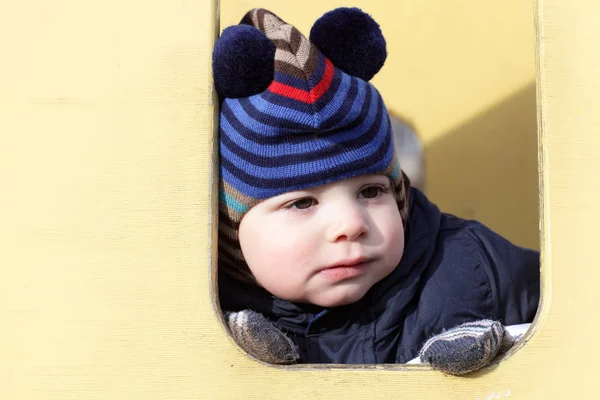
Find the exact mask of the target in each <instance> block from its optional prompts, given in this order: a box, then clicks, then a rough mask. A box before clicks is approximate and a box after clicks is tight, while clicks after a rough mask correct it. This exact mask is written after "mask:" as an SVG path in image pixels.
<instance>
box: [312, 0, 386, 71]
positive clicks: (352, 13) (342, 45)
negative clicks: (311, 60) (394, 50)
mask: <svg viewBox="0 0 600 400" xmlns="http://www.w3.org/2000/svg"><path fill="white" fill-rule="evenodd" d="M310 41H311V42H312V43H314V44H315V45H316V46H317V47H318V48H319V50H321V52H322V53H323V54H325V56H326V57H328V58H329V59H330V60H331V61H332V62H333V63H334V64H335V66H336V67H338V68H340V69H341V70H342V71H344V72H346V73H347V74H350V75H353V76H356V77H359V78H361V79H363V80H365V81H369V80H370V79H371V78H373V76H375V74H376V73H377V72H379V70H380V69H381V67H383V64H384V63H385V59H386V58H387V50H386V43H385V39H384V37H383V34H382V32H381V29H380V28H379V24H377V22H375V20H374V19H373V18H371V16H370V15H368V14H366V13H365V12H363V11H362V10H360V9H359V8H347V7H341V8H336V9H335V10H332V11H329V12H327V13H325V14H324V15H323V16H322V17H321V18H319V19H318V20H317V22H315V24H314V25H313V27H312V29H311V30H310Z"/></svg>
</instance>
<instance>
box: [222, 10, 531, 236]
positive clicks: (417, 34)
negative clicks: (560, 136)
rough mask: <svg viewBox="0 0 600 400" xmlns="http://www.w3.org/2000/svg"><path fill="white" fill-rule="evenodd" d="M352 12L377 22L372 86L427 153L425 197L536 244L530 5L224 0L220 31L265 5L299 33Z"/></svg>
mask: <svg viewBox="0 0 600 400" xmlns="http://www.w3.org/2000/svg"><path fill="white" fill-rule="evenodd" d="M347 5H351V6H356V7H360V8H362V9H363V10H365V11H367V12H368V13H370V14H371V15H373V17H374V18H375V20H376V21H377V22H379V23H380V25H381V27H382V30H383V33H384V35H385V37H386V40H387V44H388V52H389V56H388V59H387V62H386V64H385V66H384V67H383V69H382V70H381V72H380V73H379V74H378V75H377V76H376V77H375V78H374V79H373V83H374V84H375V85H376V86H377V88H378V89H379V90H380V91H381V93H382V94H383V96H384V98H385V100H386V104H387V106H388V108H389V109H390V111H392V112H393V113H395V114H396V115H398V116H400V117H401V118H403V119H404V120H405V121H406V122H408V123H409V124H411V125H412V126H413V127H414V128H415V129H416V130H417V132H418V134H419V136H420V137H421V140H422V142H423V144H424V147H425V152H426V157H427V159H426V162H427V186H426V191H427V194H428V196H429V197H430V198H431V199H432V200H433V201H434V202H436V203H437V204H438V205H439V206H440V208H441V209H442V210H444V211H448V212H452V213H455V214H457V215H460V216H462V217H465V218H474V219H478V220H480V221H482V222H484V223H486V224H488V225H489V226H490V227H491V228H493V229H495V230H496V231H498V232H499V233H501V234H503V235H505V236H506V237H508V238H509V239H511V240H512V241H514V242H515V243H517V244H520V245H523V246H528V247H533V248H538V237H539V229H538V208H537V196H538V183H537V182H538V175H537V143H536V111H535V110H536V108H535V106H536V104H535V97H536V95H535V56H534V33H535V30H534V17H533V4H532V3H531V2H529V1H523V0H506V1H498V0H496V1H480V0H456V1H441V0H424V1H398V2H392V1H389V0H356V1H353V2H351V3H339V2H337V1H327V0H325V1H323V0H306V1H303V2H302V3H298V2H283V1H280V0H262V1H260V2H256V1H251V0H222V1H221V29H223V28H225V27H226V26H229V25H233V24H236V23H238V22H239V20H240V19H241V17H242V16H243V14H244V13H245V12H246V11H247V10H249V9H251V8H253V7H263V8H267V9H269V10H271V11H273V12H274V13H276V14H278V15H279V16H280V17H281V18H283V19H284V20H286V21H287V22H289V23H291V24H293V25H295V26H297V27H298V28H299V29H300V30H301V31H302V32H303V33H305V35H308V33H309V32H310V27H311V26H312V24H313V23H314V21H315V20H316V19H317V18H319V17H320V16H321V15H322V14H323V13H325V12H327V11H329V10H331V9H333V8H335V7H339V6H347Z"/></svg>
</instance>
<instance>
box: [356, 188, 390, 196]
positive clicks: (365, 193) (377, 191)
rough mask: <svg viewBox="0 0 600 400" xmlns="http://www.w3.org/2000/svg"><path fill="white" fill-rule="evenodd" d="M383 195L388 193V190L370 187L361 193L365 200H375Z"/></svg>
mask: <svg viewBox="0 0 600 400" xmlns="http://www.w3.org/2000/svg"><path fill="white" fill-rule="evenodd" d="M382 193H387V190H386V189H385V188H383V187H381V186H369V187H366V188H364V189H362V190H361V191H360V195H361V197H364V198H365V199H374V198H376V197H378V196H379V195H381V194H382Z"/></svg>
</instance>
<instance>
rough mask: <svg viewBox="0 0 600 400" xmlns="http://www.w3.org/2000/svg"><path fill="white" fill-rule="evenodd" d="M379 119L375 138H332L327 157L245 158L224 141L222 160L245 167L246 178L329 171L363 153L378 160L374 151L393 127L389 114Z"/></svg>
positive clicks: (379, 146) (253, 178) (284, 177)
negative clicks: (353, 142)
mask: <svg viewBox="0 0 600 400" xmlns="http://www.w3.org/2000/svg"><path fill="white" fill-rule="evenodd" d="M380 121H381V119H380V120H379V121H376V123H375V125H377V126H378V128H379V129H378V131H377V133H376V136H375V137H374V138H373V139H372V140H363V141H360V142H358V143H357V144H359V145H360V144H362V146H357V147H354V148H352V147H348V146H345V145H344V142H343V138H340V139H341V140H342V141H341V142H339V143H335V142H332V143H331V145H330V148H333V149H334V150H337V151H332V152H329V154H328V157H326V158H317V159H311V160H310V161H308V162H301V160H300V159H296V160H293V161H295V162H290V160H289V158H288V159H285V158H284V159H281V158H280V159H277V161H275V160H271V159H269V158H257V157H252V158H249V159H245V158H241V157H240V154H237V153H234V152H233V151H231V149H229V148H227V146H225V144H224V143H222V144H221V146H220V154H221V159H222V162H223V163H227V165H231V166H235V167H236V168H237V169H239V170H240V171H243V172H244V175H245V176H246V177H247V178H245V180H246V179H250V180H252V181H257V182H258V181H260V180H264V179H267V180H278V179H279V180H282V179H292V178H290V177H291V176H295V175H306V174H307V173H312V172H313V171H325V172H328V171H330V170H332V169H335V168H336V167H338V166H340V165H344V164H346V163H352V162H356V161H359V160H361V159H363V158H364V157H368V158H370V159H371V160H376V158H374V156H373V154H375V153H377V152H381V150H380V148H381V147H382V146H383V145H384V143H388V142H389V143H391V142H390V141H389V139H388V136H390V133H391V132H389V131H390V127H389V125H388V124H387V123H386V122H385V121H387V118H386V119H384V123H383V124H380V123H379V122H380ZM306 156H307V158H311V156H310V154H309V153H307V154H306ZM290 158H291V157H290ZM298 158H300V157H298ZM371 162H372V161H371ZM228 169H229V168H228ZM231 172H233V171H231Z"/></svg>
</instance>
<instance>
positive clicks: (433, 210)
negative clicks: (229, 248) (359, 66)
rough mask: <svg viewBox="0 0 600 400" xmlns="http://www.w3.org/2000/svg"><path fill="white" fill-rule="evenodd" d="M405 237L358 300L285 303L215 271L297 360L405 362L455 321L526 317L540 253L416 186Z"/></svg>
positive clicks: (234, 299)
mask: <svg viewBox="0 0 600 400" xmlns="http://www.w3.org/2000/svg"><path fill="white" fill-rule="evenodd" d="M405 240H406V242H405V250H404V255H403V257H402V260H401V261H400V264H399V265H398V267H397V268H396V269H395V270H394V271H393V272H392V273H391V274H390V275H389V276H388V277H386V278H385V279H383V280H382V281H380V282H378V283H377V284H376V285H374V286H373V287H372V288H371V289H370V290H369V292H367V294H366V295H365V296H364V297H363V298H362V299H361V300H359V301H358V302H356V303H353V304H350V305H346V306H341V307H335V308H330V309H323V308H322V307H318V306H314V305H307V304H298V303H292V302H288V301H284V300H282V299H279V298H277V297H275V296H273V295H271V294H269V293H267V292H265V291H264V290H262V289H257V288H249V287H243V286H241V285H240V284H239V283H237V282H236V281H234V280H232V279H230V278H229V277H228V276H227V275H226V274H225V273H221V274H220V276H219V288H220V301H221V305H222V307H223V309H224V310H231V311H234V310H241V309H252V310H254V311H257V312H260V313H262V314H263V315H265V316H266V317H267V318H269V319H270V320H271V321H273V322H274V323H275V325H276V326H278V327H279V328H280V329H282V330H283V331H284V332H286V333H287V334H288V336H289V337H290V338H291V339H292V340H293V341H294V343H295V344H296V345H297V346H298V350H299V353H300V360H301V362H304V363H340V364H380V363H405V362H407V361H409V360H411V359H413V358H415V357H416V356H417V354H418V351H419V349H420V348H421V347H422V345H423V343H424V342H425V341H426V340H427V339H428V338H429V337H431V336H432V335H435V334H437V333H440V332H441V331H442V330H445V329H449V328H452V327H454V326H456V325H459V324H461V323H463V322H467V321H475V320H479V319H484V318H487V319H493V320H499V321H501V322H502V323H504V324H505V325H513V324H520V323H525V322H531V321H532V320H533V317H534V316H535V313H536V311H537V307H538V301H539V290H540V281H539V253H538V252H536V251H533V250H528V249H524V248H521V247H517V246H515V245H513V244H511V243H510V242H508V241H507V240H506V239H503V238H502V237H501V236H499V235H497V234H496V233H494V232H492V231H491V230H489V229H488V228H486V227H485V226H483V225H482V224H480V223H478V222H476V221H466V220H463V219H460V218H457V217H455V216H452V215H450V214H444V213H441V212H440V211H439V209H438V208H437V207H436V206H435V205H434V204H432V203H430V202H429V201H428V200H427V198H426V197H425V196H424V195H423V194H422V193H421V192H419V191H418V190H416V189H411V199H410V209H409V222H408V227H407V231H406V239H405Z"/></svg>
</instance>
